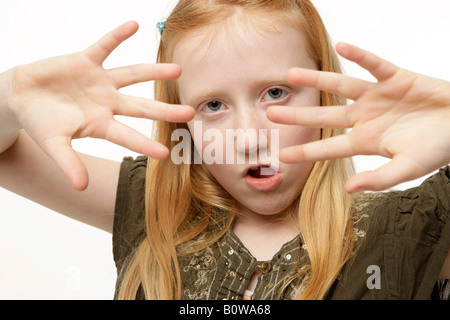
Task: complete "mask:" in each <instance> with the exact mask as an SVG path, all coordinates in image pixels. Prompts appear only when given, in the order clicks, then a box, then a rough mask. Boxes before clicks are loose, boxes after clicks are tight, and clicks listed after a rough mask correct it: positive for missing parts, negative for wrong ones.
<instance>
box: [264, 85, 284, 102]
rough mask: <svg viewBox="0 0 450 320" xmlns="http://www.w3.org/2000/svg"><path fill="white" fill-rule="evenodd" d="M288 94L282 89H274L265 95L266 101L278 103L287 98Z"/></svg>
mask: <svg viewBox="0 0 450 320" xmlns="http://www.w3.org/2000/svg"><path fill="white" fill-rule="evenodd" d="M286 95H287V92H286V91H285V90H283V89H280V88H272V89H269V91H267V93H266V94H265V95H264V98H263V100H264V101H278V100H281V99H283V98H284V97H286Z"/></svg>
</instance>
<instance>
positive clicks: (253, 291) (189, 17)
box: [0, 0, 450, 299]
mask: <svg viewBox="0 0 450 320" xmlns="http://www.w3.org/2000/svg"><path fill="white" fill-rule="evenodd" d="M136 30H137V25H136V24H135V23H127V24H125V25H123V26H121V27H119V28H118V29H116V30H115V31H113V32H112V33H110V34H108V35H107V36H105V37H104V38H102V39H101V40H100V41H99V42H98V43H96V44H94V45H93V46H91V47H90V48H88V49H87V50H85V51H83V52H80V53H77V54H73V55H69V56H63V57H59V58H53V59H49V60H44V61H41V62H38V63H35V64H31V65H27V66H21V67H17V68H14V69H12V70H10V71H8V72H5V73H4V74H2V75H1V84H2V85H1V86H0V90H1V91H2V92H1V95H0V97H1V98H0V99H1V101H0V107H1V109H0V110H1V111H0V112H1V119H3V120H2V121H3V123H4V125H2V127H1V128H0V136H1V137H2V138H1V140H0V141H1V144H0V151H1V152H2V157H1V160H0V175H1V177H2V179H1V186H2V187H5V188H7V189H10V190H13V191H14V192H17V193H19V194H22V195H24V196H26V197H28V198H31V199H34V200H36V201H38V202H40V203H43V204H45V205H47V206H49V207H51V208H54V209H55V210H58V211H61V212H63V213H65V214H67V215H70V216H73V217H76V218H77V219H79V220H81V221H84V222H86V223H89V224H92V225H95V226H97V227H100V228H102V229H104V230H107V231H110V232H113V240H114V258H115V262H116V265H117V268H118V272H119V277H118V282H117V290H116V297H117V298H120V299H136V298H139V299H141V298H147V299H243V298H246V299H247V298H253V299H280V298H281V299H325V298H327V299H384V298H397V299H411V298H422V299H428V298H430V297H431V296H432V294H433V288H434V286H435V284H436V281H437V280H438V279H440V278H442V279H443V278H448V277H449V271H450V270H449V269H450V268H449V260H450V258H446V257H447V252H448V250H449V246H450V230H449V228H450V227H449V224H448V215H449V198H448V194H449V184H448V178H449V175H450V174H449V172H448V168H444V169H442V170H440V171H439V173H438V174H436V175H435V176H433V177H432V178H431V179H429V180H427V181H426V182H425V183H424V184H423V185H422V186H421V187H419V188H415V189H412V190H409V191H407V192H391V193H387V194H385V193H375V194H360V195H356V196H355V195H352V194H357V192H358V191H361V190H384V189H386V188H389V187H391V186H394V185H396V184H398V183H399V182H402V181H406V180H410V179H414V178H417V177H420V176H423V175H425V174H428V173H430V172H432V171H434V170H436V169H439V168H440V167H442V166H445V165H446V164H448V163H449V159H450V153H449V152H448V149H449V146H448V141H449V138H450V137H449V136H450V131H449V129H448V125H447V123H448V119H449V101H450V96H449V94H448V92H449V88H450V85H449V84H448V83H447V82H444V81H440V80H436V79H431V78H428V77H425V76H421V75H417V74H413V73H411V72H408V71H405V70H402V69H399V68H397V67H395V66H394V65H392V64H390V63H388V62H386V61H384V60H382V59H380V58H378V57H376V56H374V55H373V54H371V53H368V52H365V51H363V50H361V49H358V48H355V47H352V46H349V45H345V44H341V45H338V46H337V50H338V52H339V54H341V55H342V56H343V57H344V58H347V59H349V60H351V61H354V62H356V63H358V64H360V65H361V66H362V67H364V68H366V69H367V70H368V71H370V72H371V73H372V74H373V75H374V76H375V77H376V78H377V79H378V83H376V84H373V83H368V82H365V81H362V80H358V79H352V78H348V77H344V76H342V75H339V72H340V69H339V65H338V62H337V57H336V55H335V54H334V52H333V49H332V47H331V45H330V41H329V39H328V37H327V34H326V30H325V28H324V26H323V24H322V22H321V19H320V17H319V16H318V14H317V12H316V11H315V9H314V7H313V6H312V4H311V3H310V2H309V1H300V0H299V1H283V0H279V1H278V0H277V1H263V0H260V1H237V0H236V1H220V0H215V1H211V0H208V1H206V0H205V1H202V0H196V1H180V2H179V3H178V5H177V7H176V8H175V9H174V11H173V12H172V14H171V15H170V16H169V18H168V19H167V21H166V22H165V24H164V25H162V26H161V32H162V38H161V44H160V49H159V52H158V62H159V63H160V64H158V65H156V66H143V65H141V66H134V67H127V68H120V69H114V70H109V71H105V70H104V69H103V68H102V67H101V64H102V62H103V61H104V60H105V59H106V57H107V56H108V55H109V54H110V53H111V52H112V51H113V50H114V49H115V48H116V47H117V46H118V45H119V44H120V43H121V42H122V41H124V40H125V39H127V38H128V37H130V36H131V35H132V34H133V33H134V32H136ZM173 63H174V64H173ZM298 67H301V68H298ZM181 70H183V74H182V75H181ZM286 74H287V76H286ZM152 79H154V80H157V81H156V84H155V95H156V98H157V100H158V101H160V102H151V101H147V100H143V99H137V98H133V97H129V96H125V95H123V94H121V93H118V91H117V89H119V88H121V87H124V86H127V85H130V84H133V83H136V82H141V81H147V80H152ZM43 88H45V89H44V90H43ZM341 97H345V98H349V99H351V100H354V101H355V103H354V104H352V105H350V106H345V103H344V102H345V101H344V100H343V99H342V98H341ZM188 106H191V107H188ZM317 106H321V107H320V108H317ZM36 110H39V111H36ZM116 114H121V115H127V116H136V117H146V118H150V119H154V120H157V121H155V125H154V139H155V141H150V140H148V139H147V138H145V137H143V136H142V135H140V134H138V133H136V132H135V131H133V130H131V129H129V128H126V127H124V126H123V125H121V124H119V123H117V122H116V121H114V119H113V118H112V117H113V115H116ZM198 123H201V124H202V129H201V134H200V135H199V136H198V135H197V136H196V135H195V134H194V133H195V131H196V129H197V128H196V124H198ZM344 128H352V129H353V130H352V131H351V132H350V133H348V134H343V132H344V131H343V129H344ZM177 129H185V130H187V131H189V132H190V133H191V134H192V139H191V140H190V141H189V143H190V144H191V147H192V148H190V149H189V150H192V152H189V151H186V150H184V151H186V155H184V156H185V160H187V161H185V162H183V163H181V164H175V163H174V161H173V153H172V154H171V157H169V150H171V149H174V148H175V147H176V146H177V144H178V143H179V141H174V139H173V136H172V133H173V132H174V131H175V130H177ZM212 129H214V130H217V131H215V132H219V133H222V135H223V136H225V132H226V130H229V129H236V130H237V129H249V130H255V131H256V130H258V131H259V130H260V129H270V130H268V131H266V132H267V136H265V137H262V136H259V137H258V139H257V140H256V141H255V140H253V141H252V140H251V139H248V141H246V143H245V144H244V145H242V146H237V147H236V148H235V150H233V151H235V152H236V154H238V155H239V154H240V155H243V156H244V158H245V159H246V160H248V159H249V158H250V157H251V156H252V155H254V154H257V155H260V153H261V151H262V150H264V149H267V150H268V151H271V152H269V154H273V153H274V152H275V153H276V151H277V149H278V148H280V149H281V150H280V160H281V161H282V162H281V163H280V164H279V166H278V167H276V168H274V166H272V167H271V168H270V169H268V174H267V173H266V174H264V173H263V169H264V168H267V167H268V166H269V164H268V163H267V161H262V160H261V159H257V163H256V164H251V165H250V164H249V162H248V161H247V162H246V163H245V164H240V163H235V162H234V163H231V164H220V163H217V162H212V163H202V164H196V163H195V157H196V156H197V155H198V154H205V151H206V149H207V146H206V145H205V144H204V143H203V141H202V140H204V137H205V134H206V133H207V132H208V130H212ZM272 130H273V131H272ZM268 132H270V134H268ZM275 133H278V134H279V138H280V139H279V145H277V144H276V143H272V141H273V140H272V139H270V138H271V136H270V135H272V134H275ZM436 135H437V137H436ZM86 136H91V137H97V138H103V139H107V140H110V141H112V142H115V143H117V144H120V145H123V146H125V147H128V148H130V149H131V150H134V151H136V152H139V153H141V154H144V155H146V156H147V157H148V158H147V157H139V158H137V159H136V160H132V159H125V160H124V162H123V163H122V165H121V166H120V167H119V165H117V164H116V163H113V162H109V161H105V160H100V159H97V158H94V157H90V156H86V155H78V154H76V153H75V152H74V151H73V150H72V149H71V148H70V140H71V139H72V138H77V137H86ZM217 136H218V135H217ZM269 141H270V142H269ZM431 141H432V142H433V143H432V144H430V142H431ZM228 147H229V146H228ZM424 148H426V149H425V150H424ZM221 151H223V152H222V154H223V155H224V156H225V155H226V154H227V153H228V152H229V151H230V149H229V148H227V146H224V148H223V150H220V149H219V148H216V149H215V152H216V153H218V154H221ZM355 154H379V155H383V156H387V157H390V158H392V159H393V160H392V161H391V162H390V163H389V164H388V165H386V166H384V167H382V168H380V169H378V170H376V171H374V172H369V173H364V174H359V175H354V176H353V177H352V178H351V179H350V176H351V175H352V168H351V163H350V162H349V160H347V159H345V157H350V156H352V155H355ZM30 158H31V159H33V163H32V164H30V162H29V160H28V159H30ZM342 158H343V159H342ZM52 161H54V162H55V163H56V164H57V165H58V167H59V168H61V172H63V173H64V174H65V175H66V176H67V177H68V178H69V180H70V182H71V183H72V184H73V186H75V189H73V188H70V187H69V185H68V181H66V179H65V178H64V175H63V174H62V173H60V172H59V171H58V170H57V169H55V166H54V165H52V164H53V162H52ZM88 173H89V180H88ZM44 179H45V180H44ZM41 181H46V182H47V183H46V184H45V187H44V188H43V187H42V183H40V182H41ZM105 181H112V182H111V183H106V184H105V183H104V182H105ZM117 181H118V184H117ZM76 189H78V190H84V191H83V192H79V191H77V190H76ZM99 195H101V197H99ZM98 199H101V201H99V200H98Z"/></svg>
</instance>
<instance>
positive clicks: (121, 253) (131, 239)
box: [113, 157, 147, 269]
mask: <svg viewBox="0 0 450 320" xmlns="http://www.w3.org/2000/svg"><path fill="white" fill-rule="evenodd" d="M146 170H147V157H137V158H136V159H133V158H131V157H126V158H124V159H123V162H122V164H121V168H120V174H119V184H118V188H117V196H116V206H115V212H114V227H113V254H114V260H115V262H116V265H117V266H118V267H119V266H120V265H121V264H122V262H123V261H124V259H126V257H127V256H128V255H129V254H130V253H131V252H132V251H133V249H134V248H135V247H136V245H137V244H138V243H139V241H140V240H141V239H142V237H143V236H144V235H145V178H146ZM118 269H119V268H118Z"/></svg>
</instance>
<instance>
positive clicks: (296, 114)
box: [266, 106, 353, 129]
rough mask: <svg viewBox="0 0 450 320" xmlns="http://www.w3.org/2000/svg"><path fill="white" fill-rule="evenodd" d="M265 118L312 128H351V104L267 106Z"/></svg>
mask: <svg viewBox="0 0 450 320" xmlns="http://www.w3.org/2000/svg"><path fill="white" fill-rule="evenodd" d="M266 112H267V118H268V119H269V120H270V121H273V122H276V123H281V124H288V125H299V126H305V127H312V128H333V129H343V128H351V127H352V126H353V121H352V119H351V106H335V107H283V106H271V107H269V108H267V111H266Z"/></svg>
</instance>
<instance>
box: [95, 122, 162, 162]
mask: <svg viewBox="0 0 450 320" xmlns="http://www.w3.org/2000/svg"><path fill="white" fill-rule="evenodd" d="M103 139H105V140H108V141H110V142H112V143H115V144H117V145H120V146H122V147H124V148H127V149H129V150H131V151H134V152H137V153H139V154H143V155H146V156H148V157H151V158H155V159H160V160H162V159H166V158H167V157H168V156H169V149H168V148H167V147H165V146H164V145H162V144H160V143H158V142H155V141H152V140H151V139H149V138H147V137H146V136H144V135H143V134H141V133H140V132H138V131H136V130H134V129H132V128H130V127H128V126H126V125H124V124H122V123H120V122H118V121H115V120H111V123H110V125H109V127H108V129H107V131H106V134H105V136H104V137H103Z"/></svg>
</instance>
